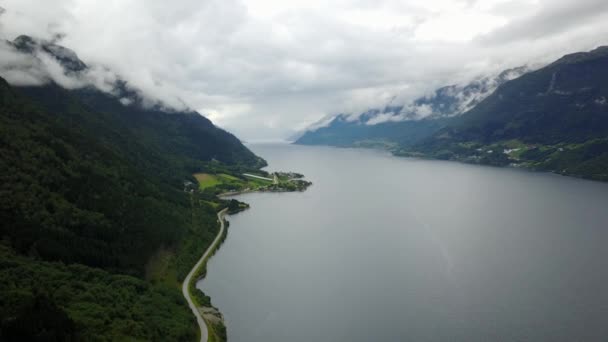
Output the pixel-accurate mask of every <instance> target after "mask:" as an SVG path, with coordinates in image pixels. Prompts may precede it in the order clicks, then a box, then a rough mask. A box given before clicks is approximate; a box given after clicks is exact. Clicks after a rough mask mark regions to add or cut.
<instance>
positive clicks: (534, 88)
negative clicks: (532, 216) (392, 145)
mask: <svg viewBox="0 0 608 342" xmlns="http://www.w3.org/2000/svg"><path fill="white" fill-rule="evenodd" d="M607 144H608V47H600V48H598V49H596V50H594V51H591V52H587V53H576V54H572V55H567V56H564V57H562V58H561V59H559V60H557V61H556V62H554V63H552V64H550V65H548V66H546V67H544V68H542V69H539V70H537V71H534V72H531V73H528V74H526V75H523V76H522V77H520V78H518V79H515V80H512V81H509V82H506V83H505V84H503V85H502V86H500V87H499V88H498V89H497V90H496V91H495V92H494V93H493V94H492V95H491V96H489V97H488V98H486V99H485V100H484V101H482V102H481V103H479V104H478V105H477V106H476V107H475V108H473V109H472V110H470V111H469V112H467V113H465V114H463V115H462V116H460V117H457V118H454V119H452V120H451V121H450V122H448V123H447V124H446V126H445V127H444V128H442V129H441V130H439V131H438V132H436V133H435V134H434V135H433V136H431V137H430V138H427V139H425V140H424V141H423V142H421V143H419V144H417V145H415V146H414V147H404V148H403V149H401V150H400V151H399V152H398V154H401V155H415V156H429V157H434V158H440V159H452V160H460V161H465V162H472V163H482V164H491V165H499V166H501V165H514V166H521V167H526V168H532V169H538V170H545V171H552V172H556V173H560V174H565V175H573V176H578V177H584V178H591V179H596V180H608V148H607V146H608V145H607Z"/></svg>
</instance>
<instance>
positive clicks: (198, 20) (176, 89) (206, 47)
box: [0, 0, 608, 140]
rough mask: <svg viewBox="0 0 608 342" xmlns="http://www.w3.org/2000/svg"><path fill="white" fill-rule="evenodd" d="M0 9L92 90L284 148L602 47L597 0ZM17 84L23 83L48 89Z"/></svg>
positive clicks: (156, 0) (225, 2) (230, 1)
mask: <svg viewBox="0 0 608 342" xmlns="http://www.w3.org/2000/svg"><path fill="white" fill-rule="evenodd" d="M0 6H1V7H3V8H5V9H6V12H5V13H4V14H3V15H2V16H0V30H1V32H0V33H1V35H2V36H4V37H5V38H8V39H13V38H15V37H16V36H18V35H20V34H28V35H33V36H38V37H40V38H45V39H48V40H51V39H55V38H56V37H57V36H58V35H59V36H60V37H62V39H61V40H60V41H59V42H60V44H62V45H64V46H67V47H69V48H71V49H73V50H74V51H76V52H77V53H78V55H79V56H80V57H81V58H82V59H83V60H84V61H85V63H87V65H89V66H103V67H100V70H99V75H100V76H98V81H96V82H101V84H102V85H103V84H104V82H103V80H104V79H105V78H106V77H108V76H107V75H105V74H104V70H111V71H112V73H115V74H116V75H119V76H120V77H121V78H123V79H124V80H126V81H127V82H128V83H129V84H130V85H132V86H133V87H134V88H136V89H139V90H140V91H141V93H142V94H145V95H146V96H147V97H148V98H149V99H155V100H156V101H160V102H162V103H164V104H165V105H166V106H168V107H176V108H180V107H184V106H186V105H187V106H190V107H191V108H194V109H197V110H199V111H200V112H201V113H203V114H205V115H207V116H209V117H210V118H211V119H212V120H214V122H216V123H218V124H220V125H221V126H223V127H226V128H228V129H229V130H231V131H233V132H235V133H237V134H238V135H239V136H240V137H242V138H243V139H246V140H254V139H260V138H263V139H273V138H281V137H287V136H289V135H291V134H292V133H293V132H294V131H297V130H299V129H302V128H304V127H305V126H306V125H308V124H311V123H314V122H317V121H319V120H320V119H321V118H323V117H326V116H327V115H328V114H331V113H361V112H365V111H366V110H367V109H369V108H378V107H381V106H383V105H385V104H386V103H387V102H389V101H391V99H392V101H393V103H394V104H395V105H398V104H407V103H410V102H411V101H412V99H415V98H418V97H420V96H422V95H424V94H429V93H432V91H433V90H435V89H437V88H439V87H441V86H444V85H447V84H464V83H467V82H470V81H471V80H472V79H474V78H475V77H478V76H479V75H487V74H495V73H497V72H499V71H501V70H504V69H507V68H511V67H514V66H519V65H524V64H536V63H546V62H549V61H551V60H552V59H555V58H558V57H559V56H561V55H563V54H565V53H570V52H575V51H580V50H589V49H591V48H594V47H596V46H598V45H602V44H606V43H608V38H604V37H608V24H606V23H607V22H608V21H606V20H605V18H604V14H605V12H606V6H605V5H604V4H603V1H598V0H553V1H549V0H486V1H466V0H462V1H460V0H429V1H425V2H420V1H414V0H402V1H393V0H383V1H371V0H352V1H350V0H344V1H339V2H327V1H321V0H307V1H289V2H285V1H278V0H251V1H246V2H245V1H242V0H206V1H199V0H181V1H174V2H171V3H167V2H166V1H162V0H146V1H138V0H108V1H104V2H96V1H85V0H56V1H53V2H40V1H36V0H0ZM560 8H566V9H568V11H570V13H572V15H573V16H575V17H576V18H571V19H568V20H567V21H566V24H565V25H564V27H562V28H560V27H559V26H558V25H557V24H555V22H556V21H555V18H557V17H559V15H558V14H559V13H562V12H560V11H562V10H560ZM590 9H591V10H590ZM593 9H595V12H597V13H595V14H593V12H594V11H592V10H593ZM552 11H553V12H552ZM543 13H557V14H555V15H549V14H547V15H544V14H543ZM581 23H584V25H581ZM519 27H525V29H519ZM526 30H528V31H529V32H530V35H528V36H527V35H526V34H525V32H526ZM530 37H534V40H533V43H531V41H530ZM492 42H500V44H492ZM0 53H4V52H0ZM0 57H4V55H2V56H0ZM8 57H10V56H8ZM8 57H7V58H8ZM3 60H4V58H3ZM3 70H4V69H3ZM5 71H6V70H5ZM3 72H4V71H3ZM5 75H6V74H5ZM96 75H97V74H96ZM57 76H59V77H60V76H61V75H57ZM28 77H30V79H23V80H22V81H23V82H26V81H34V80H40V79H41V77H42V78H44V77H47V76H45V75H40V74H36V73H35V72H33V71H32V73H30V74H28ZM65 81H66V82H67V81H68V80H65ZM418 112H419V113H422V114H421V115H424V114H425V113H426V112H425V111H424V110H421V111H418Z"/></svg>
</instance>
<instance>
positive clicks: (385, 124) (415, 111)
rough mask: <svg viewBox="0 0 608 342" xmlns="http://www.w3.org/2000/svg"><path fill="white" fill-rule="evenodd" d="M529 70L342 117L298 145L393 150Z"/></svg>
mask: <svg viewBox="0 0 608 342" xmlns="http://www.w3.org/2000/svg"><path fill="white" fill-rule="evenodd" d="M527 71H528V69H527V68H526V67H519V68H514V69H509V70H505V71H503V72H501V73H500V74H498V75H495V76H492V77H482V78H478V79H476V80H474V81H473V82H471V83H469V84H466V85H450V86H446V87H442V88H439V89H437V90H436V91H434V92H433V93H432V94H430V95H427V96H424V97H420V98H418V99H416V100H414V101H412V102H410V103H407V104H405V105H399V106H395V105H387V106H385V107H384V108H383V109H370V110H368V111H366V112H364V113H361V114H359V115H347V114H339V115H336V116H334V117H333V118H330V119H326V120H325V122H324V123H322V124H318V125H316V126H314V127H312V128H310V129H308V130H307V131H306V132H305V133H304V134H302V135H301V136H300V137H298V139H297V140H296V143H297V144H306V145H334V146H394V145H399V144H409V143H412V142H414V141H418V140H419V139H421V138H423V137H426V136H427V135H429V134H431V133H432V132H434V131H435V130H436V129H438V128H439V127H441V124H442V122H443V121H442V120H443V119H446V118H450V117H454V116H458V115H460V114H462V113H465V112H466V111H468V110H469V109H471V108H473V107H475V106H476V105H477V104H478V103H479V102H481V101H482V100H483V99H485V98H486V97H487V96H489V95H490V94H492V92H494V90H495V89H496V88H497V87H498V86H500V85H502V84H503V83H505V82H507V81H509V80H512V79H514V78H517V77H519V76H521V75H522V74H524V73H525V72H527Z"/></svg>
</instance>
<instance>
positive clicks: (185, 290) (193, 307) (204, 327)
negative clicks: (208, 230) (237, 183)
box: [182, 208, 228, 342]
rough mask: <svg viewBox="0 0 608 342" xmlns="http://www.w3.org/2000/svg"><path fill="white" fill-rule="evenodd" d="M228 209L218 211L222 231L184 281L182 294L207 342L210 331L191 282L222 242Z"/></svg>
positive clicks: (203, 339)
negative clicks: (192, 294) (193, 292)
mask: <svg viewBox="0 0 608 342" xmlns="http://www.w3.org/2000/svg"><path fill="white" fill-rule="evenodd" d="M227 210H228V208H226V209H224V210H222V211H220V212H219V213H217V219H218V220H220V232H219V233H218V234H217V236H216V237H215V240H213V243H212V244H211V246H209V248H207V250H206V251H205V253H204V254H203V256H202V257H201V258H200V259H199V260H198V262H197V263H196V265H194V267H193V268H192V270H190V273H188V275H187V276H186V279H184V282H183V283H182V294H183V295H184V298H186V301H188V306H190V310H192V313H193V314H194V316H196V321H197V322H198V326H199V328H200V329H201V342H207V338H208V335H209V332H208V330H207V324H205V321H204V320H203V316H201V313H200V312H199V311H198V308H197V307H196V305H195V304H194V301H193V300H192V297H191V296H190V286H189V284H190V281H191V280H192V276H193V275H194V273H195V272H196V270H198V268H199V267H200V266H201V264H202V263H203V262H204V261H205V259H206V258H207V257H208V256H209V255H210V254H211V253H212V252H213V250H214V249H215V247H216V246H217V244H218V243H219V242H220V239H221V238H222V234H224V215H225V214H226V211H227Z"/></svg>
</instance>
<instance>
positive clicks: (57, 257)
mask: <svg viewBox="0 0 608 342" xmlns="http://www.w3.org/2000/svg"><path fill="white" fill-rule="evenodd" d="M218 165H223V166H224V167H225V168H227V169H238V170H257V169H258V168H259V167H260V166H263V165H264V161H263V160H262V159H260V158H259V157H257V156H255V155H254V154H253V153H251V152H250V151H249V150H248V149H247V148H246V147H244V146H243V145H242V144H241V143H240V141H238V139H236V138H235V137H234V136H232V135H231V134H229V133H227V132H224V131H222V130H220V129H218V128H216V127H215V126H214V125H213V124H211V122H210V121H209V120H207V119H205V118H204V117H202V116H201V115H199V114H198V113H195V112H185V113H184V112H179V113H175V112H173V113H167V112H165V111H163V110H161V109H159V108H147V109H146V108H144V107H141V106H139V105H133V106H129V107H127V106H123V105H122V104H121V103H120V102H119V101H118V99H116V98H114V97H112V96H111V95H107V94H104V93H102V92H100V91H98V90H95V89H89V88H87V89H78V90H66V89H63V88H61V87H59V86H58V85H56V84H52V83H51V84H48V85H45V86H41V87H31V88H14V87H11V86H10V85H8V84H7V83H6V82H5V81H4V80H2V79H0V168H1V170H2V172H1V173H0V177H1V179H0V192H1V196H0V221H1V223H0V234H1V238H2V241H1V243H0V254H2V257H1V260H2V262H1V266H0V273H1V276H0V288H1V291H0V317H1V321H0V328H1V331H0V337H1V338H0V339H1V340H6V341H24V340H33V341H36V340H37V341H69V340H72V341H75V340H86V341H95V340H100V341H111V340H125V339H130V340H142V341H144V340H145V341H151V340H152V341H154V340H156V341H165V340H183V341H186V340H192V339H193V338H194V337H195V336H196V333H197V330H196V324H195V322H194V317H193V316H192V315H191V313H190V311H189V309H188V307H187V305H186V304H185V300H184V299H183V298H182V296H181V293H180V291H179V287H178V283H179V281H180V280H181V279H183V277H184V276H185V275H186V274H187V272H188V270H189V269H190V268H191V267H192V265H193V264H194V263H195V261H196V260H197V258H198V257H199V256H200V254H201V253H202V251H203V250H204V248H205V246H207V245H208V244H209V243H210V242H211V241H212V239H213V237H214V236H215V235H216V234H217V231H218V223H217V218H216V210H217V208H218V206H219V207H222V206H227V205H228V203H223V201H220V200H218V199H217V198H215V197H209V198H200V197H201V196H211V195H205V194H203V193H198V192H187V191H184V190H185V189H184V183H185V182H189V181H190V182H195V179H194V178H193V177H192V174H193V173H194V172H201V171H205V170H207V169H210V168H213V169H216V168H217V167H218ZM211 204H214V205H211Z"/></svg>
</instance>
